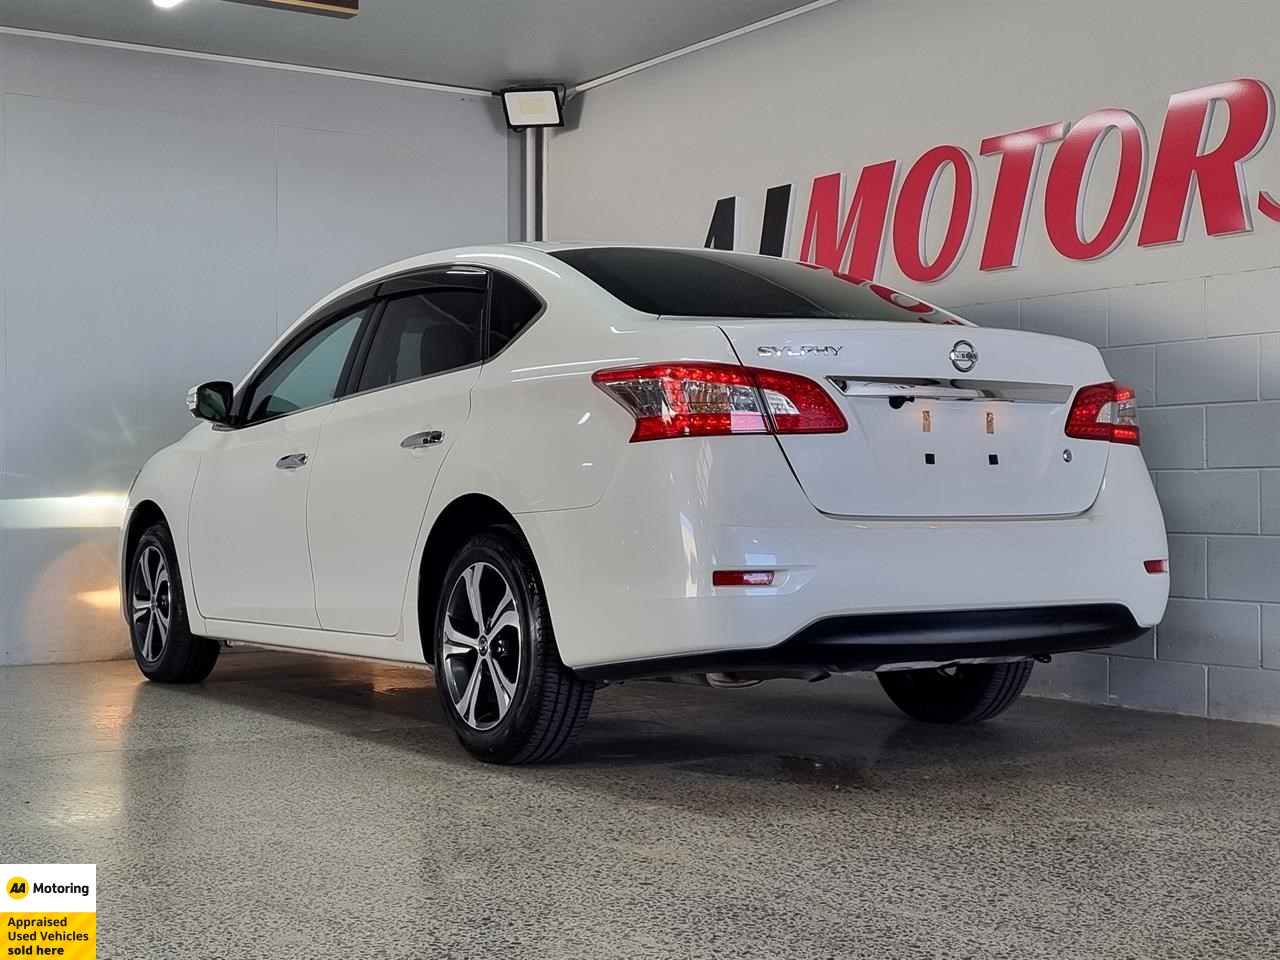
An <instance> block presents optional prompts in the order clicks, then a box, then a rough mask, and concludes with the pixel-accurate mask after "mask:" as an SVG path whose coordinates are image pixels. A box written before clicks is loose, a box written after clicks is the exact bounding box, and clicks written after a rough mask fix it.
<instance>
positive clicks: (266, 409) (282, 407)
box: [245, 307, 368, 423]
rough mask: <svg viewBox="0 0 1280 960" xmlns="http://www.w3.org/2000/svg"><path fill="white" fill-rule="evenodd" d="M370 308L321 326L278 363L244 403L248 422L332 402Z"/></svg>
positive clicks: (268, 418) (255, 421)
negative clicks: (361, 325)
mask: <svg viewBox="0 0 1280 960" xmlns="http://www.w3.org/2000/svg"><path fill="white" fill-rule="evenodd" d="M367 309H368V308H367V307H362V308H361V309H359V310H357V311H355V312H354V313H351V314H348V315H347V316H345V317H340V318H338V319H336V320H334V321H333V322H332V323H329V324H327V325H326V326H323V327H321V328H320V329H319V330H317V331H316V332H315V333H313V334H311V335H310V336H308V337H307V338H306V339H305V340H303V341H302V342H301V343H299V344H298V345H297V346H295V347H294V348H293V350H292V352H290V353H289V354H287V355H286V356H285V357H284V359H282V360H280V361H279V362H278V363H276V364H275V365H274V366H273V367H272V368H271V369H270V372H268V373H267V375H266V376H265V377H263V378H262V379H261V380H260V381H259V382H258V384H257V385H256V386H255V387H254V388H253V392H252V393H251V394H250V396H249V398H248V402H247V403H246V404H245V410H246V411H247V413H246V415H245V420H246V422H247V423H257V422H259V421H261V420H270V419H272V418H274V417H281V416H284V415H285V414H288V413H293V412H294V411H295V410H305V409H306V408H307V407H314V406H318V405H319V404H322V403H328V402H329V401H330V400H333V399H334V398H335V397H336V396H337V395H338V388H339V387H340V386H341V381H342V371H343V368H344V367H345V366H346V362H347V356H348V355H349V354H350V353H351V346H352V344H353V343H354V342H355V339H356V334H357V333H358V332H359V330H360V322H361V321H362V320H363V319H364V316H365V312H366V311H367Z"/></svg>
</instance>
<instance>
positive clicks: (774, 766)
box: [139, 652, 1203, 790]
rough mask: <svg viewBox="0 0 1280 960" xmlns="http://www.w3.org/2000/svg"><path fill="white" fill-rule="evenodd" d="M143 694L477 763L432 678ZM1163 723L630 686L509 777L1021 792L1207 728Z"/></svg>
mask: <svg viewBox="0 0 1280 960" xmlns="http://www.w3.org/2000/svg"><path fill="white" fill-rule="evenodd" d="M147 688H148V689H145V690H140V691H139V696H140V698H141V699H142V700H144V701H145V700H146V699H148V698H150V697H151V696H165V697H167V696H170V695H174V696H181V697H191V698H198V699H201V700H205V701H212V702H215V703H218V704H220V705H221V706H222V707H223V708H229V709H233V710H247V711H253V712H255V713H257V714H259V715H263V716H266V717H274V718H276V719H278V720H282V721H288V722H291V723H293V724H303V725H305V726H306V727H308V728H310V729H312V730H315V731H317V732H321V733H325V734H330V735H336V736H343V737H352V738H356V739H360V740H364V741H368V742H372V743H378V744H380V745H383V746H387V747H392V748H394V749H398V750H403V751H408V752H411V753H414V754H417V755H419V756H422V757H427V758H430V759H433V760H435V761H437V762H445V763H449V764H455V765H472V764H476V761H474V760H472V759H471V758H470V757H468V756H467V755H466V754H465V752H464V751H463V750H462V748H461V747H460V746H459V745H458V743H457V741H456V739H455V738H454V736H453V733H452V730H451V729H450V727H449V725H448V724H447V722H446V720H445V718H444V715H443V713H442V708H441V704H440V702H439V699H438V695H437V693H436V689H435V684H434V680H433V676H432V674H431V672H430V671H429V670H423V669H415V668H411V667H401V666H395V665H380V664H370V663H365V662H360V661H350V660H340V659H335V658H325V657H314V656H304V655H292V654H276V653H265V652H263V653H259V652H251V653H245V654H235V655H232V656H227V657H224V658H223V661H222V662H220V663H219V665H218V667H217V668H216V669H215V671H214V673H213V675H212V676H211V677H210V678H209V680H208V681H206V682H205V683H204V684H202V685H199V686H194V687H177V688H175V687H168V688H160V687H152V686H151V685H147ZM1152 716H1153V715H1144V714H1133V713H1128V712H1125V713H1124V714H1121V712H1119V711H1115V710H1111V709H1107V708H1095V707H1083V706H1079V705H1072V704H1063V703H1055V702H1048V701H1036V700H1026V701H1023V702H1021V703H1018V704H1016V705H1015V706H1014V707H1013V708H1012V709H1011V710H1010V711H1009V712H1008V713H1007V714H1006V715H1004V716H1002V717H1000V718H998V719H996V720H994V721H991V722H988V723H985V724H980V725H975V726H963V727H945V726H934V725H929V724H922V723H917V722H914V721H910V720H907V719H906V718H903V717H902V716H900V715H899V714H897V713H896V711H894V709H893V708H892V707H891V706H890V705H889V704H888V702H887V701H886V700H885V699H884V698H883V696H882V694H881V693H880V690H879V686H878V684H876V683H875V681H874V680H873V679H871V678H869V677H838V678H833V679H831V680H828V681H825V682H822V683H818V684H806V683H801V682H797V681H786V680H782V681H774V682H770V683H766V684H762V685H760V686H758V687H753V688H749V689H745V690H721V689H711V688H707V687H703V686H696V685H688V684H677V683H628V684H623V685H619V686H613V687H604V688H601V689H600V690H598V691H597V694H596V702H595V705H594V708H593V711H592V716H591V718H590V720H589V721H588V723H587V726H586V729H585V730H584V732H583V735H582V737H581V738H580V740H579V742H578V744H577V745H576V746H575V748H574V749H573V750H572V751H571V752H570V753H568V754H566V755H565V757H564V758H563V759H561V760H560V761H557V762H556V763H554V764H551V765H548V766H544V767H540V768H519V769H518V771H517V772H513V773H512V775H517V776H531V777H539V778H541V777H544V776H563V775H564V772H565V771H566V770H569V771H572V776H573V779H581V778H590V779H600V778H598V777H596V776H595V775H596V774H599V773H610V774H618V773H622V772H624V771H626V770H628V769H634V770H643V769H649V768H651V769H666V770H671V771H673V772H674V771H683V772H685V773H688V774H690V775H695V774H700V775H708V776H714V777H717V778H728V779H733V780H757V779H766V780H772V781H784V782H790V783H794V784H797V785H810V786H825V787H832V788H838V789H847V790H867V789H873V788H877V787H879V788H882V787H884V786H885V785H886V784H888V783H890V782H892V780H893V779H894V778H895V777H900V776H904V775H910V776H911V778H912V779H914V778H915V777H918V776H927V777H932V778H939V779H942V780H947V779H950V778H951V777H952V776H953V775H956V776H962V777H964V778H969V777H971V776H972V775H973V773H974V770H975V768H981V769H983V770H984V771H985V775H987V776H989V777H991V778H993V779H995V780H999V779H1001V778H1003V777H1005V776H1015V777H1017V778H1019V780H1021V781H1025V780H1026V779H1027V777H1029V776H1031V777H1049V778H1052V777H1055V776H1057V775H1059V774H1060V773H1061V769H1062V767H1063V766H1064V764H1068V765H1069V764H1070V763H1072V762H1076V763H1079V762H1085V761H1086V758H1087V761H1088V762H1091V763H1106V762H1109V760H1108V757H1109V755H1112V754H1114V752H1115V751H1116V749H1118V748H1119V747H1120V746H1121V745H1123V747H1124V749H1125V751H1126V752H1128V751H1131V750H1133V749H1135V747H1136V746H1137V744H1136V743H1135V741H1145V742H1146V743H1147V745H1148V747H1149V748H1150V749H1151V750H1157V749H1158V744H1160V743H1161V742H1164V741H1167V740H1168V738H1169V737H1170V736H1180V737H1185V736H1196V735H1197V731H1198V730H1202V728H1203V722H1202V721H1200V722H1197V721H1192V720H1188V719H1187V718H1170V717H1156V720H1157V721H1158V722H1156V723H1154V724H1153V723H1152V722H1151V719H1150V718H1151V717H1152ZM1178 721H1182V725H1181V726H1179V724H1178ZM1171 722H1172V727H1171V725H1170V724H1171ZM487 769H490V770H492V769H493V768H487ZM507 769H508V770H512V771H515V770H516V768H507ZM548 771H559V773H555V772H548Z"/></svg>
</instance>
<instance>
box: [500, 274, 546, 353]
mask: <svg viewBox="0 0 1280 960" xmlns="http://www.w3.org/2000/svg"><path fill="white" fill-rule="evenodd" d="M541 312H542V301H541V300H539V299H538V298H537V297H535V296H534V295H533V294H532V293H530V292H529V290H528V289H527V288H526V287H525V286H524V284H522V283H519V282H517V281H515V280H512V279H511V278H510V277H508V276H506V275H505V274H501V273H495V274H493V298H492V299H491V300H490V301H489V356H491V357H492V356H493V355H494V354H496V353H499V352H501V351H502V349H503V348H504V347H505V346H506V345H507V344H508V343H510V342H511V341H512V340H514V339H515V338H516V337H518V336H519V335H520V333H521V331H523V330H524V328H525V327H527V326H528V325H529V324H531V323H533V321H534V319H535V318H536V317H537V316H538V314H539V313H541Z"/></svg>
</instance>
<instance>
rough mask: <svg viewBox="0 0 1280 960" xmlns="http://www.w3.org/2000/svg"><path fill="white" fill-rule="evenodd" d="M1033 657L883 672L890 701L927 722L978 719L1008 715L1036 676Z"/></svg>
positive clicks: (884, 684)
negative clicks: (1029, 681) (1033, 669)
mask: <svg viewBox="0 0 1280 960" xmlns="http://www.w3.org/2000/svg"><path fill="white" fill-rule="evenodd" d="M1033 666H1034V664H1033V663H1032V662H1031V661H1030V660H1018V661H1015V662H1013V663H956V664H951V665H950V666H946V667H931V668H929V669H925V670H885V671H882V672H880V673H877V674H876V676H877V677H879V678H880V686H882V687H884V692H885V693H887V694H888V695H889V699H890V700H892V701H893V702H894V704H895V705H896V706H897V707H898V709H899V710H901V711H902V712H903V713H905V714H906V715H907V716H909V717H912V718H913V719H915V720H923V721H924V722H925V723H977V722H979V721H981V720H989V719H991V718H992V717H994V716H996V715H997V714H1000V713H1003V712H1004V711H1005V710H1007V709H1009V707H1010V706H1011V705H1012V704H1013V701H1015V700H1017V699H1018V695H1019V694H1021V693H1022V688H1023V687H1025V686H1026V685H1027V680H1028V679H1029V678H1030V677H1031V668H1032V667H1033Z"/></svg>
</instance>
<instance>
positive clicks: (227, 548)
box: [187, 404, 333, 627]
mask: <svg viewBox="0 0 1280 960" xmlns="http://www.w3.org/2000/svg"><path fill="white" fill-rule="evenodd" d="M332 410H333V404H326V405H325V406H322V407H316V408H314V409H311V410H302V411H299V412H298V413H295V414H293V415H292V416H288V417H281V418H279V419H278V420H270V421H268V422H266V423H262V424H257V425H255V426H253V427H251V428H250V429H247V430H214V429H212V428H208V427H206V428H198V429H200V430H201V431H202V432H203V433H204V435H205V438H206V445H205V448H204V451H203V455H202V456H201V459H200V469H199V471H198V473H197V474H196V479H195V488H194V490H193V491H192V495H191V510H190V520H189V523H188V527H187V537H188V541H189V552H190V557H191V560H190V564H189V565H190V569H191V580H192V583H193V584H194V585H195V590H194V591H193V592H192V593H190V594H188V596H190V597H191V598H192V599H193V601H194V603H195V606H196V607H197V608H198V609H199V611H200V613H201V615H203V616H205V617H209V618H212V619H218V620H243V621H245V622H247V623H274V624H280V625H282V626H292V627H319V626H320V621H319V620H317V619H316V609H315V594H314V590H313V588H312V584H311V559H310V556H309V555H308V551H307V486H308V484H309V483H310V482H311V476H312V474H311V470H310V466H311V465H310V464H308V466H306V467H303V468H300V469H297V470H282V469H279V468H277V467H276V461H277V460H279V459H280V458H281V457H286V456H292V455H298V454H301V455H304V456H306V457H308V458H309V459H310V460H312V461H314V459H315V456H316V448H317V447H318V446H319V443H320V426H321V424H323V423H324V420H325V418H326V417H327V416H328V415H329V414H330V413H331V412H332Z"/></svg>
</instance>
